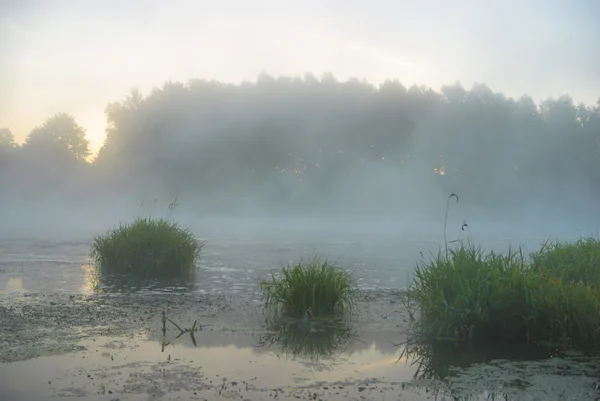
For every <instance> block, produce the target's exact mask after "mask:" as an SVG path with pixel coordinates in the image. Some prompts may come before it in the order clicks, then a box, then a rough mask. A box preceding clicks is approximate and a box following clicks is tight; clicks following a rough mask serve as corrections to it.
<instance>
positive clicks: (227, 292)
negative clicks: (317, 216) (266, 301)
mask: <svg viewBox="0 0 600 401" xmlns="http://www.w3.org/2000/svg"><path fill="white" fill-rule="evenodd" d="M313 223H314V222H313ZM234 224H235V222H233V223H232V222H229V223H227V224H213V225H211V227H212V228H211V229H210V230H203V231H202V230H198V229H195V230H194V231H195V232H201V231H202V232H203V234H204V235H203V236H202V237H201V239H203V240H207V241H208V243H207V245H206V247H205V248H204V250H203V253H202V256H201V260H200V261H199V265H198V270H197V274H196V275H195V278H194V280H193V281H192V282H177V281H169V280H162V281H160V282H146V283H143V282H139V281H136V282H132V281H125V282H122V281H119V280H118V279H117V278H115V277H113V278H109V280H106V281H104V282H103V285H104V286H105V288H104V289H105V292H106V293H121V294H111V295H89V296H86V295H81V294H92V292H93V290H92V285H93V284H92V280H91V278H92V274H91V273H92V270H93V269H92V267H91V266H90V265H89V264H88V260H87V255H88V252H89V245H90V239H91V238H92V236H93V233H90V235H82V236H80V237H77V238H61V239H49V238H41V239H40V238H37V239H31V238H29V239H16V238H9V239H6V238H5V239H0V322H1V324H0V400H2V401H4V400H7V401H10V400H33V401H36V400H45V399H48V398H54V399H56V397H58V398H59V399H61V398H71V397H77V399H82V400H188V399H199V400H202V399H207V400H233V399H239V400H251V401H253V400H263V399H270V400H273V399H277V400H282V399H315V400H354V399H356V400H398V399H404V400H414V401H419V400H426V399H437V400H446V399H448V400H450V399H471V400H487V399H492V398H494V397H496V398H502V399H504V397H506V399H520V400H534V399H535V400H537V399H539V400H544V399H557V400H558V399H568V400H570V399H573V400H575V399H584V400H587V399H596V398H597V395H598V391H597V377H598V375H599V373H598V367H599V366H600V361H598V360H597V359H593V358H591V359H590V358H587V359H586V358H584V357H581V356H577V357H573V358H571V357H568V356H564V355H563V356H558V355H554V356H553V357H552V358H549V357H547V358H545V359H535V360H534V359H531V360H529V361H523V362H516V361H514V360H511V361H508V360H495V361H490V360H489V359H490V358H492V357H493V358H499V357H500V358H502V356H497V355H496V356H490V358H488V356H485V357H483V356H481V355H479V356H478V357H476V358H474V359H471V360H468V361H467V362H464V361H460V360H459V359H457V358H456V357H452V358H448V357H446V356H441V357H440V356H439V354H436V355H438V356H436V357H432V356H431V355H434V354H428V355H429V359H428V362H427V363H428V364H429V365H428V366H429V370H427V372H438V374H437V376H436V377H433V376H432V377H423V376H417V377H416V378H415V377H414V375H415V373H416V372H417V365H416V364H413V363H412V362H415V360H416V359H415V358H419V357H420V356H419V355H415V354H411V355H410V357H406V356H403V358H402V359H401V360H400V361H398V358H399V357H400V355H401V352H402V348H401V347H397V346H395V345H394V344H397V343H399V342H401V341H402V340H403V334H402V333H403V332H404V331H405V330H406V329H407V318H406V316H404V313H403V312H402V309H401V305H400V304H399V301H398V299H399V296H400V293H399V291H397V290H398V289H402V288H404V287H405V286H406V282H407V278H408V277H409V274H410V273H411V272H412V270H413V268H414V266H415V263H416V262H417V261H418V260H419V259H421V258H422V257H427V256H428V255H429V254H430V253H431V252H437V250H438V249H439V248H440V247H441V246H442V245H443V236H442V235H440V233H436V231H435V230H434V229H432V228H431V227H403V228H402V227H400V228H398V227H396V224H394V223H387V225H386V224H383V225H382V224H378V225H365V224H362V223H361V224H340V225H335V224H328V225H327V228H319V229H315V227H314V224H313V225H312V226H311V227H309V226H310V225H309V226H307V225H304V226H302V227H295V228H294V227H293V226H291V225H286V224H281V225H278V226H277V225H276V226H273V225H270V226H264V225H260V224H249V225H245V226H244V225H235V226H234ZM215 227H218V228H215ZM440 231H441V230H440ZM579 235H581V234H580V233H578V232H573V233H572V235H571V236H562V237H561V239H572V238H576V237H577V236H579ZM448 237H449V240H452V239H455V238H460V239H467V236H466V234H464V233H462V232H459V233H458V234H457V233H456V232H453V233H451V232H450V231H449V235H448ZM473 237H475V238H474V239H475V240H476V242H477V243H478V244H481V245H483V246H485V247H486V248H487V249H498V250H504V249H506V248H507V247H508V246H509V245H513V246H514V245H523V246H525V251H530V250H534V249H535V248H537V247H538V246H539V244H540V243H541V242H542V241H543V240H544V239H545V238H547V237H548V235H544V234H543V233H542V234H540V233H533V232H517V231H516V230H512V231H511V229H510V228H508V229H505V230H504V231H502V230H495V231H494V232H493V235H487V236H485V235H483V234H477V235H473ZM421 254H423V255H421ZM312 255H318V256H322V257H326V258H328V259H330V260H336V261H337V262H338V264H340V265H342V266H345V267H347V268H349V269H351V270H353V271H354V274H355V276H356V277H357V278H358V283H359V286H360V287H361V289H362V290H363V294H364V295H365V299H364V300H363V301H361V302H360V303H359V306H358V309H359V310H358V312H357V313H358V315H357V316H355V317H354V318H353V319H352V320H351V321H350V322H346V323H345V324H341V323H340V322H337V323H335V324H334V325H333V326H332V325H330V324H329V323H327V324H325V326H323V325H322V323H319V324H318V325H317V326H310V325H309V326H306V324H305V322H300V323H298V322H296V323H294V324H292V325H289V324H287V323H286V324H268V325H265V321H264V316H263V314H262V311H261V308H260V300H259V292H258V289H259V287H258V285H259V282H260V281H261V280H262V279H264V278H267V277H268V275H269V274H270V273H271V272H274V271H276V270H278V269H279V268H280V267H281V265H283V264H285V263H287V262H290V261H294V260H297V259H298V258H300V257H310V256H312ZM69 294H76V295H74V296H70V295H69ZM77 294H80V295H77ZM161 311H166V313H167V316H168V317H169V318H172V319H173V320H174V322H176V323H177V324H179V325H181V327H182V328H183V329H186V328H187V329H189V328H191V327H192V324H193V322H194V321H196V320H197V321H198V322H199V324H200V325H201V326H202V328H203V330H201V331H197V332H195V334H194V339H193V340H192V337H191V336H190V334H189V333H188V332H186V333H183V334H181V333H179V332H178V330H177V329H176V327H175V326H174V325H172V324H167V326H168V328H167V330H166V331H165V333H163V331H162V323H161V322H162V319H161ZM328 324H329V325H328ZM179 334H181V336H179ZM178 336H179V338H177V337H178ZM194 341H196V344H194ZM163 347H164V349H163ZM444 355H445V353H444ZM500 355H501V354H500ZM521 356H523V355H521ZM397 362H398V363H397ZM480 362H484V363H480ZM420 372H422V371H420ZM439 372H442V374H439ZM434 376H435V375H434Z"/></svg>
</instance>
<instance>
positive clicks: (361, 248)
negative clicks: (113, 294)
mask: <svg viewBox="0 0 600 401" xmlns="http://www.w3.org/2000/svg"><path fill="white" fill-rule="evenodd" d="M206 239H207V240H208V244H207V245H206V247H205V248H204V249H203V253H202V255H201V260H200V262H199V269H198V270H197V272H196V275H195V278H194V280H193V282H191V283H190V282H149V283H141V282H136V283H126V285H125V287H123V285H120V287H119V286H118V285H115V280H112V282H109V283H105V287H106V290H107V291H109V292H110V291H138V290H140V289H145V290H147V291H159V292H160V291H175V292H180V291H183V292H187V291H194V292H199V293H219V294H221V293H228V294H243V293H248V292H255V291H257V290H258V284H259V282H260V280H262V279H264V278H265V277H267V276H268V275H269V274H270V273H272V272H275V271H277V270H279V268H280V267H281V266H282V265H284V264H286V263H288V262H291V261H295V260H298V259H299V258H301V257H305V258H306V257H311V256H312V255H317V256H321V257H325V258H328V259H330V260H334V261H337V262H338V264H340V265H342V266H344V267H347V268H349V269H351V270H353V271H354V274H355V276H356V278H357V280H358V284H359V286H360V287H362V288H367V289H369V288H370V289H377V288H394V289H397V288H403V287H404V286H405V285H406V279H407V277H408V275H409V272H411V271H412V269H413V268H414V266H415V264H416V262H417V261H418V260H419V259H420V258H421V252H422V253H423V254H424V255H425V257H427V256H428V255H429V254H430V253H432V252H437V250H438V249H439V246H440V244H441V242H440V239H441V238H440V236H437V237H436V236H431V235H426V234H424V233H417V234H415V235H409V234H406V232H405V233H404V234H398V233H394V232H388V233H386V234H385V235H384V234H381V233H380V234H377V233H375V232H370V233H369V235H361V234H360V233H350V234H349V233H320V234H319V235H317V234H314V233H312V234H311V233H307V234H305V235H301V233H295V234H294V235H290V236H288V237H285V236H281V237H277V236H274V235H263V237H260V236H252V235H250V234H246V235H243V236H236V237H223V236H216V237H212V238H206ZM514 241H515V242H517V243H518V244H523V245H526V246H528V247H529V248H535V247H536V246H537V245H538V244H539V243H540V242H541V239H536V238H528V239H527V238H526V239H523V240H519V239H518V238H517V239H515V240H514ZM485 242H486V243H487V244H489V246H490V247H494V248H505V247H506V246H507V244H508V243H509V242H508V241H507V240H506V239H505V238H504V237H498V238H495V239H494V238H491V239H487V240H486V241H485ZM88 252H89V242H88V241H72V242H59V241H51V240H47V241H40V240H0V293H11V292H16V291H33V292H44V293H56V292H63V293H84V294H87V293H90V292H91V290H92V283H91V278H92V277H93V275H92V271H91V268H90V267H89V266H87V264H88V263H89V260H88ZM17 279H20V281H18V280H17ZM109 281H110V280H109ZM130 284H131V285H130Z"/></svg>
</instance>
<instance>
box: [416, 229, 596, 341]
mask: <svg viewBox="0 0 600 401" xmlns="http://www.w3.org/2000/svg"><path fill="white" fill-rule="evenodd" d="M599 254H600V241H599V240H597V239H593V238H588V239H582V240H579V241H577V242H575V243H570V244H569V243H548V244H545V245H544V246H543V247H542V248H541V249H540V251H538V252H535V253H533V254H531V255H530V256H529V257H526V256H524V255H523V254H521V253H517V252H513V251H509V252H508V253H506V254H496V253H493V252H491V253H485V252H484V251H483V250H482V249H480V248H476V247H474V246H465V245H461V246H460V247H458V248H457V249H454V250H451V251H450V254H449V255H448V256H446V255H445V254H442V253H440V254H439V255H438V257H437V258H435V259H433V260H431V261H428V262H427V261H423V262H421V263H420V265H419V266H418V268H417V270H416V275H415V278H414V281H413V282H412V283H411V286H410V290H409V294H410V296H409V298H408V305H409V308H416V309H415V310H414V311H413V317H414V319H415V320H414V322H415V328H416V333H418V335H419V336H420V337H422V338H424V339H427V340H434V341H437V340H442V341H443V340H449V341H470V342H479V343H488V344H489V343H492V344H505V343H507V342H510V343H521V344H528V345H529V344H549V343H550V344H555V345H565V344H566V345H570V346H598V345H600V312H599V310H600V281H599V279H598V272H599V270H600V258H598V256H599Z"/></svg>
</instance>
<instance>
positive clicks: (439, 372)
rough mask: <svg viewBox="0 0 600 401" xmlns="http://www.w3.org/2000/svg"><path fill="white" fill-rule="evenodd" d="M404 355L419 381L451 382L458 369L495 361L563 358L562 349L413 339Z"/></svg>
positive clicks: (407, 345) (410, 339) (403, 350)
mask: <svg viewBox="0 0 600 401" xmlns="http://www.w3.org/2000/svg"><path fill="white" fill-rule="evenodd" d="M401 346H402V355H401V357H403V356H406V360H407V361H410V363H411V364H412V365H413V366H415V368H416V369H415V376H414V378H415V379H442V380H443V379H447V378H448V377H450V376H453V375H455V374H456V372H457V369H458V368H468V367H470V366H473V365H476V364H480V363H488V362H490V361H492V360H500V359H503V360H510V361H539V360H544V359H549V358H552V357H555V356H557V355H559V351H558V349H554V348H548V347H545V348H542V347H526V346H514V345H513V346H509V345H506V344H504V345H498V346H487V347H482V346H472V345H470V344H463V343H449V342H424V341H421V340H413V339H412V338H409V339H408V340H407V341H406V342H404V343H403V344H401Z"/></svg>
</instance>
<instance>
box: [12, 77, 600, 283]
mask: <svg viewBox="0 0 600 401" xmlns="http://www.w3.org/2000/svg"><path fill="white" fill-rule="evenodd" d="M106 117H107V121H108V130H107V138H106V141H105V144H104V146H103V147H102V149H101V150H100V152H99V154H98V155H97V157H96V158H94V159H90V153H89V150H88V142H87V140H86V139H85V128H84V127H81V126H80V125H78V123H77V122H76V121H75V120H74V118H73V117H72V116H71V115H69V114H57V115H55V116H52V117H51V118H49V119H48V120H47V121H46V123H45V124H43V125H41V126H39V127H37V128H36V129H34V130H33V131H32V132H31V134H30V135H29V137H28V138H27V140H26V141H25V143H24V144H23V145H20V146H19V145H17V144H16V143H15V142H14V137H12V134H11V132H10V130H8V129H3V130H2V133H1V134H0V185H1V187H2V192H1V193H0V221H1V224H0V238H2V244H3V246H2V247H3V252H2V254H1V256H0V265H2V269H3V271H4V272H9V273H10V274H12V275H14V276H15V277H16V276H19V274H18V273H17V272H18V271H19V269H21V271H23V272H25V271H27V269H30V270H31V271H30V272H29V273H24V274H25V276H28V277H30V278H31V277H33V276H36V277H48V278H49V279H48V280H46V281H44V280H45V279H44V280H42V279H40V278H38V279H37V283H36V282H35V280H34V282H33V283H31V286H33V287H38V288H44V289H45V290H48V289H49V287H52V288H54V289H57V288H63V287H65V286H66V287H68V288H69V291H71V290H75V289H74V288H73V286H74V284H73V283H74V282H75V281H77V280H79V281H80V278H81V277H83V275H84V272H83V271H82V269H81V265H82V264H83V263H85V260H86V257H87V252H88V250H89V244H90V241H91V239H92V238H93V236H94V235H95V234H98V233H104V232H105V231H106V230H108V229H110V228H112V227H114V226H116V225H118V224H119V223H120V222H127V221H131V219H133V218H134V217H138V216H140V217H148V216H154V217H165V218H169V219H172V220H175V221H177V222H179V223H180V224H181V225H182V226H187V227H190V228H192V230H193V231H194V233H195V234H196V235H197V236H198V237H199V238H202V239H206V240H208V244H207V246H206V248H205V253H204V256H203V261H202V264H203V267H204V268H205V272H204V273H200V274H201V275H203V276H202V278H201V279H198V280H197V281H198V283H204V284H199V287H198V288H199V290H206V289H208V288H213V289H215V288H216V289H220V290H225V289H227V288H230V289H231V288H233V289H234V290H235V291H239V290H240V288H242V287H240V285H242V286H243V285H246V284H247V285H248V286H250V285H255V284H256V282H258V281H259V280H260V279H261V278H264V277H265V275H266V274H268V272H269V269H273V268H278V267H280V266H281V265H282V264H284V263H287V262H290V261H292V260H295V259H297V258H299V257H310V256H311V255H315V254H316V255H320V256H325V257H327V258H329V259H333V260H338V261H339V262H340V263H342V264H344V265H345V266H347V267H350V268H353V269H355V270H356V272H357V275H358V276H359V277H360V278H361V279H360V281H359V282H360V284H361V285H362V286H364V287H369V288H375V287H391V288H401V287H403V286H404V285H405V284H406V277H407V275H408V273H409V272H410V271H411V270H412V268H413V267H414V265H415V263H416V262H417V261H418V260H419V259H420V258H421V253H423V255H425V257H427V256H428V255H429V254H430V253H431V252H437V251H438V250H439V249H440V248H441V247H443V246H444V242H443V235H444V232H443V228H444V217H445V213H446V206H447V200H448V197H449V195H450V194H451V193H456V194H457V195H458V197H459V199H460V201H459V202H458V203H456V202H455V200H454V199H452V200H451V201H450V205H449V214H448V230H447V234H448V240H449V241H454V240H457V239H461V240H469V239H470V240H472V241H473V242H475V243H476V244H478V245H482V246H484V247H485V248H487V249H499V250H505V249H507V248H508V246H520V245H523V246H525V247H526V248H527V249H528V250H534V249H535V248H536V247H537V246H539V244H540V243H541V242H542V241H543V240H545V239H560V240H570V239H576V238H578V237H581V236H587V235H597V234H598V229H597V227H598V222H599V220H600V217H599V216H600V213H599V212H600V206H599V204H598V202H597V199H600V184H599V183H600V158H599V157H598V155H599V154H600V137H598V133H599V132H600V103H598V104H596V105H594V106H588V105H583V104H574V103H573V101H572V100H571V98H569V97H568V96H562V97H559V98H557V99H548V100H546V101H544V102H542V103H540V104H535V103H534V102H533V101H532V100H531V99H530V98H528V97H526V96H524V97H522V98H520V99H517V100H515V99H512V98H507V97H505V96H504V95H503V94H501V93H495V92H493V91H492V90H491V89H489V88H488V87H487V86H485V85H475V86H474V87H473V88H471V89H470V90H466V89H464V88H462V86H460V84H455V85H450V86H444V87H443V88H442V89H441V91H439V92H437V91H434V90H432V89H430V88H426V87H417V86H413V87H410V88H406V87H404V86H403V85H402V84H401V83H399V82H396V81H389V82H386V83H385V84H383V85H381V86H379V87H374V86H372V85H370V84H368V83H365V82H360V81H358V80H350V81H347V82H338V81H337V80H336V79H335V78H334V77H333V76H331V75H326V76H324V77H323V78H322V79H317V78H315V77H314V76H312V75H310V74H309V75H306V76H305V77H303V78H297V77H279V78H277V79H275V78H273V77H270V76H267V75H262V76H260V77H259V79H258V81H257V82H256V83H244V84H242V85H237V86H236V85H231V84H224V83H218V82H213V81H200V80H193V81H190V82H188V83H173V82H168V83H166V84H165V85H164V86H163V87H162V88H160V89H159V88H157V89H155V90H154V91H153V92H152V93H150V94H147V95H146V96H143V95H142V94H141V93H140V92H138V91H136V90H133V91H132V93H131V95H130V96H128V97H127V98H126V99H124V100H123V101H120V102H115V103H112V104H110V105H108V107H107V108H106ZM463 222H466V223H467V224H468V227H467V228H466V229H464V230H462V229H461V226H462V223H463ZM19 241H20V242H19ZM52 266H54V267H52ZM63 268H64V269H66V270H64V271H63V270H61V271H62V273H61V274H64V275H65V277H69V276H74V277H78V279H77V280H75V281H73V280H71V279H68V278H66V279H64V280H62V279H61V280H62V281H61V280H59V279H55V278H51V277H55V276H56V274H54V273H56V272H58V271H59V270H60V269H63ZM5 277H8V275H5ZM13 278H14V277H13ZM236 280H237V281H236ZM3 281H5V283H4V284H6V281H7V279H6V278H4V279H3ZM243 282H246V284H243ZM44 283H54V284H44ZM231 283H236V284H235V285H233V287H232V284H231ZM240 283H242V284H240ZM77 285H79V284H77ZM211 286H212V287H211ZM46 287H48V288H46Z"/></svg>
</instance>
